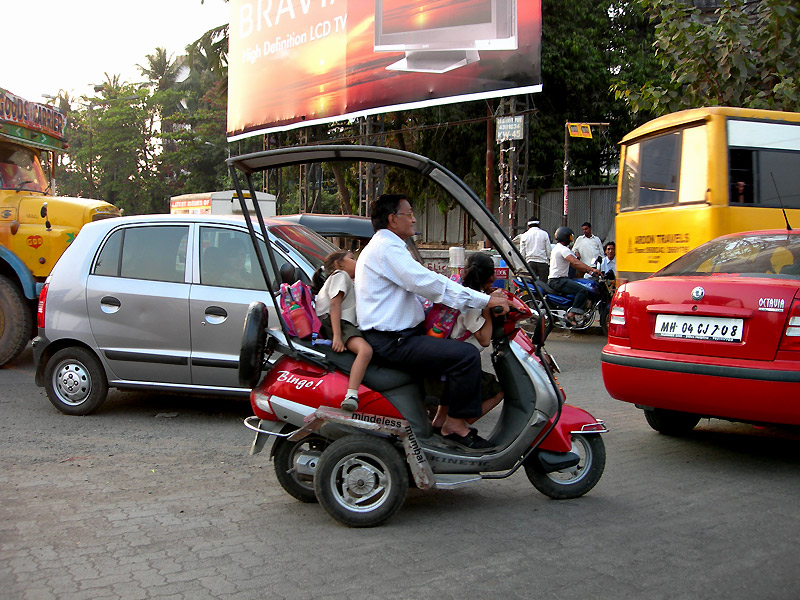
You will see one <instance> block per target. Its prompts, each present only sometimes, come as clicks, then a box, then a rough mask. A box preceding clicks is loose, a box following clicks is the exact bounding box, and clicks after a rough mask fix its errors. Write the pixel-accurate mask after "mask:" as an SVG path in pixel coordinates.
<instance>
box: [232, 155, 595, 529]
mask: <svg viewBox="0 0 800 600" xmlns="http://www.w3.org/2000/svg"><path fill="white" fill-rule="evenodd" d="M309 160H310V161H332V160H361V161H372V162H382V163H384V164H390V165H394V166H403V167H405V168H411V169H412V170H417V171H418V172H420V173H422V174H427V175H428V176H430V177H432V178H434V179H435V180H436V181H437V183H439V184H440V185H442V186H443V187H445V189H447V190H448V191H450V192H451V194H452V195H453V196H454V197H455V198H456V199H457V200H458V201H459V202H460V203H461V204H462V206H464V207H465V210H471V211H472V215H471V216H472V217H473V219H474V220H475V221H476V222H477V223H478V225H479V226H481V228H482V229H484V231H485V232H486V233H487V236H489V237H490V239H492V241H493V242H494V243H495V247H497V248H498V249H499V250H500V251H501V253H503V254H504V256H506V259H507V261H508V263H509V264H511V265H520V267H519V268H525V267H524V265H525V263H524V261H523V260H522V257H521V256H519V253H518V251H517V250H516V248H514V246H513V244H512V243H511V241H510V239H508V237H507V236H506V235H505V233H504V232H503V231H502V229H501V228H500V226H499V225H498V224H497V222H496V221H495V220H494V218H493V217H492V216H491V214H489V213H488V211H486V209H485V207H483V204H482V203H481V202H480V200H478V198H477V197H476V196H475V195H474V193H472V192H471V190H469V188H468V187H466V185H465V184H463V182H461V181H460V180H459V179H458V178H457V177H455V176H454V175H452V174H451V173H449V172H447V171H446V170H444V169H443V168H442V167H441V166H439V165H437V164H436V163H433V162H432V161H429V160H428V159H425V158H424V157H420V156H418V155H414V154H410V153H407V152H401V151H397V150H389V149H384V148H374V147H369V148H360V147H357V146H315V147H312V148H290V149H284V150H277V151H268V152H263V153H258V154H252V155H246V156H244V157H239V158H234V159H230V165H231V172H232V173H233V175H234V184H235V185H236V186H237V191H238V192H239V197H240V201H241V205H242V210H243V212H244V213H245V214H247V206H246V204H245V202H244V200H243V194H242V193H241V187H240V183H239V181H238V178H237V174H238V172H244V173H246V174H247V179H248V183H249V185H250V188H251V193H252V192H253V188H252V175H253V173H256V172H258V171H259V170H263V169H265V168H270V167H273V166H282V165H285V164H297V163H298V162H301V161H309ZM253 195H254V194H253ZM256 214H257V216H258V220H259V221H260V222H261V223H263V220H262V218H261V215H260V213H259V212H258V207H257V205H256ZM248 222H249V220H248ZM251 234H252V235H253V236H254V238H255V237H256V236H257V234H256V233H255V231H254V229H252V226H251ZM255 247H256V249H257V252H259V246H258V245H256V246H255ZM266 248H267V251H268V252H269V253H271V249H270V246H269V245H267V246H266ZM269 260H270V261H271V262H272V264H273V265H274V262H273V261H274V258H273V257H272V256H271V255H270V257H269ZM259 261H260V262H261V264H262V268H263V269H264V270H265V272H267V269H266V261H265V260H263V258H262V257H261V255H260V254H259ZM276 271H277V270H276V269H273V272H276ZM267 281H269V278H267ZM506 294H507V297H508V301H509V303H510V306H511V310H510V311H509V313H508V314H506V315H504V316H496V317H494V318H493V324H494V328H493V335H492V356H491V357H492V363H493V365H494V369H495V373H496V374H497V377H498V380H499V382H500V385H501V386H502V388H503V392H504V397H503V403H502V407H501V408H498V409H496V410H498V411H499V415H498V418H497V422H496V425H495V426H494V429H493V431H492V432H491V433H490V434H488V435H485V436H484V437H486V438H487V439H488V440H489V441H490V442H491V443H492V447H491V448H488V449H483V450H468V449H465V448H463V447H462V446H460V445H456V444H453V443H451V442H449V441H448V440H446V439H445V438H443V437H441V436H439V435H437V434H435V433H434V432H433V429H432V427H431V422H430V417H429V413H428V410H427V408H426V405H425V394H424V386H423V385H422V382H421V381H420V380H419V378H417V377H416V376H415V375H414V374H411V373H408V372H405V371H400V370H395V369H390V368H386V367H382V366H378V365H375V364H372V365H370V367H369V368H368V369H367V373H366V375H365V377H364V380H363V384H362V386H361V388H360V389H359V409H358V411H357V412H355V413H348V412H345V411H342V410H340V409H338V408H336V407H338V405H339V403H340V401H341V398H342V397H343V395H344V393H345V391H346V389H347V383H348V375H347V374H348V372H349V370H350V367H351V365H352V362H353V358H354V355H353V354H351V353H349V352H344V353H337V352H334V351H333V350H331V349H330V347H329V346H324V345H318V344H314V343H312V342H311V341H310V340H309V341H304V340H299V339H297V338H292V337H290V336H289V335H287V329H286V326H285V324H284V323H282V322H281V323H276V325H281V327H280V329H278V328H270V327H269V325H270V324H269V323H268V311H267V308H266V306H265V305H264V304H263V303H259V302H257V303H253V304H252V305H251V306H250V308H249V310H248V314H247V317H246V320H245V324H244V330H243V338H242V349H241V354H240V365H239V375H240V379H241V380H242V382H243V383H248V384H250V385H251V386H255V387H254V389H253V391H252V393H251V404H252V406H253V410H254V412H255V415H254V416H252V417H249V418H248V419H246V420H245V424H246V425H247V427H249V428H250V429H252V430H254V431H256V437H255V440H254V442H253V446H252V449H251V453H252V454H255V453H257V452H260V451H261V450H262V449H263V448H264V446H265V444H266V442H267V441H269V440H274V443H273V445H272V448H271V456H272V458H273V461H274V464H275V474H276V477H277V479H278V482H279V483H280V485H281V486H282V487H283V488H284V489H285V490H286V491H287V492H288V493H289V494H290V495H292V496H294V497H295V498H297V499H298V500H301V501H303V502H314V501H319V503H320V504H321V505H322V506H323V508H324V509H325V510H326V511H327V512H328V513H329V514H330V515H331V516H332V517H333V518H335V519H336V520H338V521H340V522H342V523H344V524H346V525H349V526H353V527H369V526H374V525H379V524H380V523H383V522H384V521H385V520H386V519H388V518H389V517H391V516H392V515H393V514H394V513H395V512H396V511H397V510H399V509H400V507H401V506H402V505H403V503H404V501H405V498H406V494H407V491H408V487H409V485H414V486H416V487H417V488H420V489H424V490H433V489H449V488H453V487H456V486H460V485H465V484H468V483H473V482H477V481H480V480H485V479H502V478H506V477H510V476H511V475H513V474H514V473H515V472H516V471H517V470H518V469H519V468H520V467H523V468H524V470H525V473H526V475H527V476H528V478H529V480H530V481H531V483H532V484H533V485H534V486H535V487H536V489H538V490H539V491H540V492H542V493H543V494H545V495H547V496H550V497H551V498H556V499H565V498H577V497H579V496H582V495H583V494H585V493H587V492H588V491H589V490H591V489H592V488H593V487H594V486H595V484H596V483H597V482H598V480H599V479H600V477H601V475H602V473H603V470H604V467H605V459H606V454H605V446H604V444H603V440H602V437H601V436H600V434H601V433H605V432H606V431H607V429H606V428H605V426H604V424H603V422H602V421H600V420H597V419H595V418H594V417H593V416H592V415H590V414H589V413H588V412H586V411H584V410H582V409H580V408H576V407H574V406H571V405H569V404H565V402H564V400H565V394H564V392H563V390H562V389H561V387H560V386H559V384H558V382H557V381H556V379H555V376H554V372H557V370H558V368H557V365H556V363H555V361H554V360H553V359H552V358H551V357H550V356H549V354H548V353H547V352H546V350H545V349H544V341H545V338H546V334H547V333H548V332H549V327H546V326H545V323H546V319H544V318H543V317H542V315H536V316H534V314H533V313H532V312H531V309H530V308H529V307H528V306H527V305H526V304H525V303H524V302H522V301H521V300H520V299H519V298H517V297H516V296H514V295H512V294H510V293H508V292H506ZM275 308H276V312H277V313H278V314H279V311H277V305H276V307H275ZM278 320H279V321H280V319H278ZM522 321H526V322H527V323H533V324H534V326H533V333H531V334H528V333H527V332H526V331H524V330H522V329H521V328H520V326H519V324H520V323H521V322H522ZM276 353H278V354H279V356H278V358H277V359H276V360H275V361H274V362H270V360H269V359H270V358H271V357H272V356H273V355H274V354H276ZM265 368H266V375H265V376H264V378H263V381H261V376H262V371H263V370H264V369H265ZM259 382H260V383H259Z"/></svg>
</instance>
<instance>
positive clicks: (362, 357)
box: [311, 250, 372, 412]
mask: <svg viewBox="0 0 800 600" xmlns="http://www.w3.org/2000/svg"><path fill="white" fill-rule="evenodd" d="M355 273H356V259H355V256H353V253H352V252H348V251H346V250H340V251H337V252H331V253H330V254H329V255H328V256H326V257H325V261H324V263H323V266H322V267H320V268H319V269H317V270H316V272H315V273H314V275H313V277H312V279H311V283H312V285H311V291H312V292H314V293H315V294H316V295H317V300H316V311H317V316H318V317H319V318H320V321H321V323H322V326H321V329H320V330H321V332H322V334H323V335H324V336H325V337H327V338H328V339H330V340H331V347H332V348H333V350H334V351H335V352H344V351H345V349H347V350H350V352H353V353H354V354H355V355H356V359H355V360H354V361H353V366H352V368H351V369H350V381H349V383H348V389H347V393H346V394H345V396H344V400H342V404H341V407H342V409H343V410H347V411H351V412H352V411H355V410H358V388H359V386H360V385H361V380H362V379H363V378H364V373H365V372H366V370H367V365H369V361H370V360H371V359H372V346H370V345H369V344H368V343H367V341H366V340H365V339H364V336H363V335H362V334H361V331H360V330H359V329H358V320H357V319H356V296H355V290H354V288H353V277H355Z"/></svg>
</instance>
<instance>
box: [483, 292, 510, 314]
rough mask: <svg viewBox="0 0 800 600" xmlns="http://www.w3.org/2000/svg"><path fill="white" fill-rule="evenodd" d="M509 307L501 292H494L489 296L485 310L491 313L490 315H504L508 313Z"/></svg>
mask: <svg viewBox="0 0 800 600" xmlns="http://www.w3.org/2000/svg"><path fill="white" fill-rule="evenodd" d="M509 306H510V305H509V303H508V299H507V298H506V295H505V294H504V293H503V292H502V291H500V290H496V291H494V292H492V294H491V295H490V296H489V304H488V305H487V308H489V309H490V310H491V311H492V314H495V315H504V314H506V313H507V312H508V310H509ZM498 309H499V310H498Z"/></svg>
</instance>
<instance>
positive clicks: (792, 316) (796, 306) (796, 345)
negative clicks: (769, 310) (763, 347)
mask: <svg viewBox="0 0 800 600" xmlns="http://www.w3.org/2000/svg"><path fill="white" fill-rule="evenodd" d="M780 349H781V350H800V299H796V300H795V301H794V302H792V308H791V309H789V318H788V319H787V321H786V331H784V332H783V336H782V337H781V345H780Z"/></svg>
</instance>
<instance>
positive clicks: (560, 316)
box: [511, 259, 615, 335]
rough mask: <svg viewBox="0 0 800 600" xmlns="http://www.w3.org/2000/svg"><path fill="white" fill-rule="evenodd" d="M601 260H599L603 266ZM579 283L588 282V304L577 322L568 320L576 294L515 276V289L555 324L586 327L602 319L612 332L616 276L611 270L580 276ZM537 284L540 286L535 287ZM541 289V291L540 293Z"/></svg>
mask: <svg viewBox="0 0 800 600" xmlns="http://www.w3.org/2000/svg"><path fill="white" fill-rule="evenodd" d="M599 264H600V260H599V259H598V260H597V261H596V263H595V266H596V267H599ZM573 281H575V282H576V283H579V284H580V285H582V286H584V287H585V288H586V289H587V290H588V292H589V297H588V304H589V306H588V307H587V308H585V312H584V313H583V315H576V318H575V324H574V325H573V324H571V323H570V322H569V321H568V320H567V312H568V311H569V309H570V308H571V307H572V304H573V302H574V300H575V296H574V295H572V294H562V293H561V292H557V291H555V290H554V289H553V288H551V287H550V286H549V285H547V283H546V282H544V281H540V280H536V281H534V280H532V279H531V278H529V277H515V278H514V279H512V281H511V289H512V291H513V292H514V294H515V295H516V296H518V297H519V298H520V299H522V301H523V302H525V304H527V305H528V306H529V307H530V308H531V309H532V310H536V311H537V312H542V313H543V314H545V315H547V316H546V317H545V318H546V319H549V318H552V320H553V325H555V326H556V327H560V328H561V329H571V330H575V331H582V330H584V329H588V328H589V327H591V326H592V324H593V323H594V321H595V319H597V320H598V322H599V324H600V327H601V329H602V330H603V333H604V334H606V335H608V311H609V310H610V308H611V298H612V297H613V296H614V291H615V276H614V274H613V273H612V272H611V271H609V272H608V273H603V275H602V276H600V277H591V278H576V279H573ZM534 286H535V287H536V290H534V289H533V287H534ZM537 292H538V293H537Z"/></svg>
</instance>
